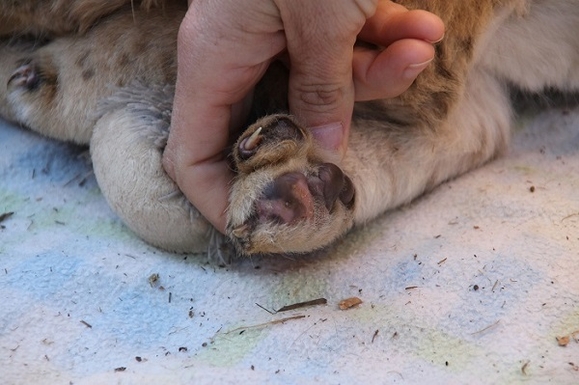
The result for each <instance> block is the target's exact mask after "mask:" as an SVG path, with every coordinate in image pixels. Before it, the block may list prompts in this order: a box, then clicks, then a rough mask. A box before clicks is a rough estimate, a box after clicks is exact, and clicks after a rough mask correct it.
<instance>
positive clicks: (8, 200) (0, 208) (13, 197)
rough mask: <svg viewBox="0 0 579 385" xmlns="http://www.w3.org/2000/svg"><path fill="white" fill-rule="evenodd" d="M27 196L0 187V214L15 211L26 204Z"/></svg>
mask: <svg viewBox="0 0 579 385" xmlns="http://www.w3.org/2000/svg"><path fill="white" fill-rule="evenodd" d="M28 201H29V199H28V196H26V195H21V194H16V193H14V192H13V191H10V190H5V189H0V214H3V213H7V212H17V211H20V210H22V208H23V207H24V206H25V205H26V204H28Z"/></svg>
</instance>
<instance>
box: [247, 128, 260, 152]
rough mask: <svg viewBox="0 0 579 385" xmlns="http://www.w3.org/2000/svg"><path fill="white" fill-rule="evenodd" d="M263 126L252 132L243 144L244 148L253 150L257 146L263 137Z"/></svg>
mask: <svg viewBox="0 0 579 385" xmlns="http://www.w3.org/2000/svg"><path fill="white" fill-rule="evenodd" d="M262 128H263V127H259V128H258V129H257V130H255V131H254V133H253V134H251V136H250V137H249V138H247V139H245V140H244V141H243V143H242V146H243V149H244V150H246V151H252V150H254V149H255V148H256V147H257V145H258V144H259V140H260V139H261V136H260V135H259V134H260V133H261V130H262Z"/></svg>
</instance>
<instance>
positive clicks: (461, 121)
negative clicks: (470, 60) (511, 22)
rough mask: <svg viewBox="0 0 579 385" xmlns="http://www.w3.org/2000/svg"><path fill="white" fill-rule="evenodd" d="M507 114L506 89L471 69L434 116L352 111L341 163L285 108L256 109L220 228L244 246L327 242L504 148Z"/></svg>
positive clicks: (287, 247)
mask: <svg viewBox="0 0 579 385" xmlns="http://www.w3.org/2000/svg"><path fill="white" fill-rule="evenodd" d="M374 108H376V105H375V104H374ZM510 117H511V107H510V104H509V98H508V93H507V91H506V89H505V88H504V87H503V86H502V85H501V83H500V82H499V81H497V80H496V78H494V77H493V76H492V75H490V74H489V73H488V72H486V71H484V70H477V69H475V70H473V71H471V73H470V74H469V76H468V78H467V80H466V86H465V89H464V90H463V92H462V93H461V94H460V95H459V98H458V99H457V103H456V104H455V105H454V106H453V108H452V109H451V110H450V112H449V114H448V115H447V116H446V117H445V119H444V120H443V121H442V122H439V123H438V124H437V125H436V124H435V123H431V124H433V126H430V127H404V129H402V130H401V129H400V127H394V126H392V125H390V126H389V123H386V122H384V121H381V120H374V119H369V118H362V117H360V116H358V117H357V118H355V120H354V124H353V126H352V131H351V138H350V145H349V149H348V152H347V154H346V157H345V159H344V160H343V162H342V163H341V165H340V167H341V168H340V167H338V166H337V165H334V164H332V163H327V162H325V161H324V160H323V159H324V158H325V156H324V154H323V152H322V151H321V150H320V149H319V148H317V147H316V146H315V143H314V142H313V140H312V137H311V134H309V133H308V131H307V130H305V129H303V128H301V127H300V126H299V125H298V124H297V123H296V122H295V120H293V119H292V118H291V117H289V116H286V115H274V116H269V117H266V118H263V119H261V120H259V121H258V122H257V123H255V124H254V125H253V126H251V127H250V128H249V129H248V130H247V131H246V132H245V133H244V134H243V135H242V136H241V138H240V139H239V141H238V142H237V144H236V146H235V147H234V165H235V168H236V169H237V172H238V176H237V179H236V180H235V183H234V184H233V186H232V190H231V196H230V208H229V212H228V226H227V234H228V236H229V237H230V238H231V239H232V240H233V241H234V243H235V245H236V247H237V249H238V251H239V252H241V253H242V254H253V253H304V252H309V251H313V250H316V249H319V248H322V247H324V246H327V245H328V244H329V243H331V242H333V241H335V240H336V239H337V238H338V237H340V236H341V235H343V234H344V233H345V232H346V231H348V230H349V229H350V228H351V227H352V226H353V225H355V224H363V223H365V222H366V221H368V220H370V219H372V218H375V217H376V216H377V215H379V214H381V213H383V212H385V211H386V210H388V209H391V208H394V207H396V206H398V205H401V204H403V203H406V202H409V201H410V200H412V199H414V198H416V197H417V196H419V195H420V194H422V193H424V192H425V191H427V190H430V189H432V188H434V187H435V186H437V185H438V184H440V183H442V182H443V181H445V180H447V179H449V178H452V177H455V176H457V175H459V174H461V173H464V172H466V171H468V170H470V169H472V168H474V167H477V166H479V165H481V164H483V163H485V162H486V161H488V160H489V159H491V158H493V157H494V156H495V155H497V154H498V153H500V152H501V151H503V150H504V149H505V148H506V146H507V143H508V137H509V126H510ZM342 170H343V171H342Z"/></svg>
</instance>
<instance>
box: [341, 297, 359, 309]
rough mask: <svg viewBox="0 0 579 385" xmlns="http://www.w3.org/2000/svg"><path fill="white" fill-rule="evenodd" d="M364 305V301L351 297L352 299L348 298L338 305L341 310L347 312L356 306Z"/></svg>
mask: <svg viewBox="0 0 579 385" xmlns="http://www.w3.org/2000/svg"><path fill="white" fill-rule="evenodd" d="M361 303H362V300H361V299H360V298H358V297H351V298H346V299H343V300H341V301H340V302H339V303H338V307H339V308H340V310H347V309H350V308H352V307H354V306H358V305H359V304H361Z"/></svg>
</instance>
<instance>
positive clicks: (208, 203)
mask: <svg viewBox="0 0 579 385" xmlns="http://www.w3.org/2000/svg"><path fill="white" fill-rule="evenodd" d="M234 3H235V4H233V3H231V4H227V3H226V2H225V1H223V2H219V3H212V2H203V1H200V2H197V3H194V4H196V5H198V6H199V7H198V8H195V9H193V8H191V9H192V11H191V12H188V13H187V16H186V18H185V20H184V21H183V23H182V25H181V28H180V31H179V37H178V73H177V82H176V88H175V99H174V102H173V113H172V119H171V131H170V135H169V139H168V142H167V146H166V148H165V152H164V156H163V166H164V168H165V170H166V171H167V173H168V174H169V176H170V177H171V178H172V179H173V180H175V182H176V183H177V184H178V186H179V188H180V189H181V191H182V192H183V193H184V194H185V196H186V197H187V198H188V199H189V201H191V203H193V205H194V206H195V207H196V208H197V209H198V210H199V212H200V213H201V214H202V215H203V216H204V217H205V218H206V219H207V220H209V222H211V223H212V224H213V225H214V226H215V227H216V228H217V229H218V230H219V231H222V232H223V231H224V230H225V224H226V214H225V213H226V209H227V204H228V203H227V202H228V192H229V187H230V183H231V180H232V178H233V174H232V173H231V171H230V170H229V168H228V165H227V163H226V161H225V155H224V154H223V152H224V151H225V149H226V148H227V145H228V142H229V134H230V129H231V128H238V127H237V126H238V125H239V124H240V123H241V122H242V121H244V120H245V119H244V118H243V115H244V113H245V112H246V110H247V108H244V107H246V105H245V104H246V102H247V100H248V95H251V91H252V89H253V87H254V86H255V84H256V83H257V81H258V80H259V79H260V78H261V76H262V75H263V73H264V72H265V70H266V69H267V66H268V64H269V60H270V59H271V58H272V57H273V56H275V55H276V54H277V53H278V52H279V51H281V50H282V49H283V47H284V39H283V36H280V34H279V33H277V31H276V28H275V26H273V28H272V26H271V25H266V26H265V27H264V30H263V31H256V32H255V33H254V34H249V35H250V37H252V38H253V39H255V41H252V40H251V39H248V38H247V36H245V37H243V36H244V35H243V34H240V32H239V31H240V28H233V30H232V31H231V30H230V28H231V27H232V25H233V26H234V23H235V22H236V20H238V17H239V15H240V13H241V12H242V10H239V9H237V8H236V7H239V6H240V5H241V4H240V2H234ZM232 4H233V5H232ZM219 6H223V7H224V8H223V9H214V8H211V7H219ZM192 7H193V6H192ZM207 7H209V8H207ZM248 17H251V16H250V15H248ZM248 17H245V18H243V17H242V19H244V20H247V18H248ZM254 17H255V16H254ZM234 27H235V26H234ZM242 32H246V31H242ZM258 32H262V33H261V34H259V33H258ZM223 36H225V38H223ZM240 38H243V40H242V41H243V42H244V44H246V45H247V47H245V48H244V47H241V46H240V43H239V41H240Z"/></svg>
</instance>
